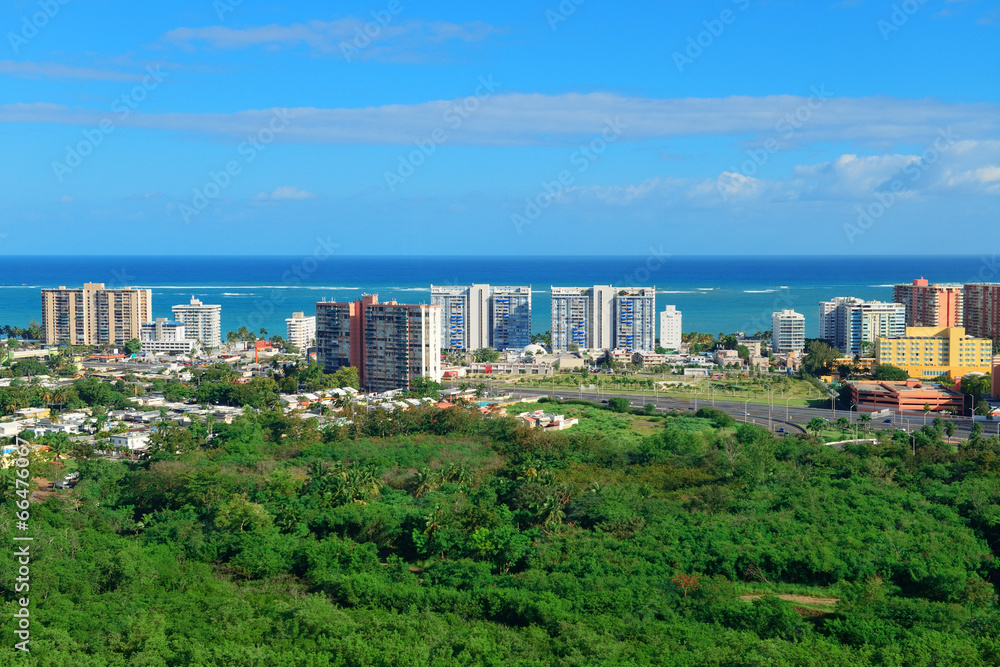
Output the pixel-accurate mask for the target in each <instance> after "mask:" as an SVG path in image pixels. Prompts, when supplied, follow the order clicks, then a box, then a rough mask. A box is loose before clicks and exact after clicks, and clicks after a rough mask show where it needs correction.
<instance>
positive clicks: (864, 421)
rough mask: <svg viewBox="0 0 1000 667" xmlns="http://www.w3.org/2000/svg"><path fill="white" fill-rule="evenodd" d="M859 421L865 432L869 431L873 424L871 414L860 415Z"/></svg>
mask: <svg viewBox="0 0 1000 667" xmlns="http://www.w3.org/2000/svg"><path fill="white" fill-rule="evenodd" d="M858 423H860V424H861V425H862V426H861V428H862V430H863V431H864V432H865V433H867V432H868V429H869V427H870V426H871V423H872V416H871V415H859V416H858Z"/></svg>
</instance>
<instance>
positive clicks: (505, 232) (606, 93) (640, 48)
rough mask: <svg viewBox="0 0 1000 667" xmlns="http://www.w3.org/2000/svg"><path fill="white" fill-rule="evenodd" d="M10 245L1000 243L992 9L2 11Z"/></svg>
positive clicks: (534, 6) (93, 4) (743, 3)
mask: <svg viewBox="0 0 1000 667" xmlns="http://www.w3.org/2000/svg"><path fill="white" fill-rule="evenodd" d="M0 32H2V34H3V37H4V38H3V39H2V40H0V82H2V83H0V133H2V139H3V145H4V148H5V153H6V155H7V156H8V159H6V160H3V161H0V184H2V185H0V254H48V253H54V254H78V253H84V254H119V253H123V254H158V253H166V254H186V253H193V254H220V253H227V254H228V253H231V254H270V253H274V254H293V255H294V254H297V253H302V252H308V251H309V250H310V249H311V248H312V247H313V246H314V245H315V239H316V238H317V237H321V236H322V237H324V238H325V237H326V236H327V235H329V234H333V235H334V237H335V238H336V239H337V240H338V242H339V244H340V250H341V252H344V253H348V254H375V253H384V254H562V253H567V254H635V255H641V254H644V253H646V251H647V248H648V247H649V246H650V245H655V246H659V245H664V246H665V247H667V248H669V249H670V250H671V252H673V253H675V254H720V253H721V254H735V253H757V254H761V253H763V254H768V253H774V254H798V253H803V254H815V253H817V252H819V253H830V254H841V253H843V254H859V253H862V254H864V253H868V254H886V253H899V254H918V253H942V254H945V253H947V254H965V253H979V252H982V251H984V249H985V250H988V251H994V252H995V251H996V250H997V246H998V245H1000V243H998V242H997V241H996V240H994V239H995V238H996V237H995V235H992V234H991V232H992V231H993V230H994V229H995V225H996V221H997V219H998V213H1000V205H998V202H1000V99H998V98H1000V86H998V85H997V81H998V80H1000V5H998V4H997V3H996V2H987V1H986V0H924V1H922V2H921V0H909V2H905V3H903V2H896V3H893V2H876V1H873V0H853V1H852V0H843V1H841V2H806V1H804V0H803V1H795V0H784V1H782V0H710V1H705V0H699V1H695V0H672V1H670V2H662V0H661V1H660V2H629V3H608V2H599V1H598V0H583V1H582V2H581V1H574V0H565V1H564V2H562V3H561V4H560V3H558V2H556V1H555V0H553V1H552V2H549V3H523V2H515V3H489V4H487V5H484V6H479V4H478V3H457V2H436V3H417V2H412V1H411V0H389V1H383V0H379V1H377V2H368V3H364V2H338V3H289V4H281V3H272V2H256V1H251V0H242V1H239V0H198V1H180V2H172V3H159V4H157V5H155V6H143V7H131V6H129V7H125V6H123V5H122V4H121V3H112V2H107V1H101V0H62V1H60V0H41V1H39V0H34V1H29V0H25V1H18V2H8V3H5V4H4V6H3V7H2V8H0Z"/></svg>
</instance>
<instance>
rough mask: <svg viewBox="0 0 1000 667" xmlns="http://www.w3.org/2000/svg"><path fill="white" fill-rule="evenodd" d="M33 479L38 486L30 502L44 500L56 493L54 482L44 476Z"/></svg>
mask: <svg viewBox="0 0 1000 667" xmlns="http://www.w3.org/2000/svg"><path fill="white" fill-rule="evenodd" d="M33 481H34V482H36V483H37V484H38V488H37V489H35V491H34V493H32V495H31V498H30V502H33V503H40V502H43V501H44V500H45V499H46V498H48V497H49V496H51V495H53V494H54V493H55V490H54V489H53V488H52V482H50V481H49V480H47V479H45V478H44V477H36V478H35V479H34V480H33Z"/></svg>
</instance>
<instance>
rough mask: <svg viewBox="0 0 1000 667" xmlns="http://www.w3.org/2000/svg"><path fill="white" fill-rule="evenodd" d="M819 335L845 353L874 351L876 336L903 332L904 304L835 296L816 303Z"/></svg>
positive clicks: (862, 353)
mask: <svg viewBox="0 0 1000 667" xmlns="http://www.w3.org/2000/svg"><path fill="white" fill-rule="evenodd" d="M819 331H820V335H819V337H820V338H821V339H823V340H826V341H829V343H830V344H831V345H832V346H833V347H836V348H837V349H839V350H840V351H841V353H843V354H845V355H848V356H857V355H861V356H868V355H871V354H874V353H875V341H876V339H878V337H879V336H902V335H903V334H904V333H905V331H906V307H905V306H904V305H903V304H901V303H886V302H884V301H863V300H862V299H858V298H855V297H850V296H847V297H844V296H841V297H837V298H835V299H833V300H831V301H823V302H821V303H820V304H819Z"/></svg>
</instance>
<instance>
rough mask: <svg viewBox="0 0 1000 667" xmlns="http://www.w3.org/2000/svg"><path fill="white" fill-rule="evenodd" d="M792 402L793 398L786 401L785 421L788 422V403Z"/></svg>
mask: <svg viewBox="0 0 1000 667" xmlns="http://www.w3.org/2000/svg"><path fill="white" fill-rule="evenodd" d="M790 400H792V397H791V396H789V397H788V398H786V399H785V421H788V401H790Z"/></svg>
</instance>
